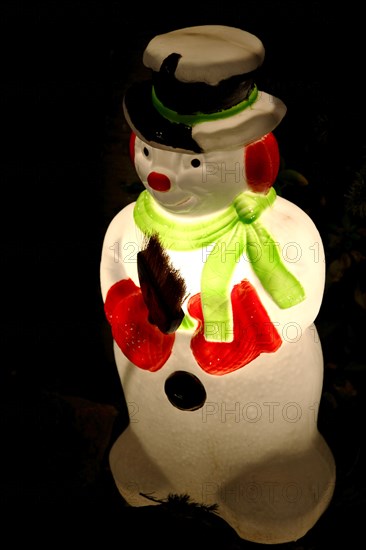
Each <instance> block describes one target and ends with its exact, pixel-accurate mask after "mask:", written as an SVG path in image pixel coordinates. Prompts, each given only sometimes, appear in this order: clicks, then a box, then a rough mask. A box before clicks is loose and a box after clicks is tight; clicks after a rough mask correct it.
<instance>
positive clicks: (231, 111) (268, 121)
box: [124, 25, 286, 153]
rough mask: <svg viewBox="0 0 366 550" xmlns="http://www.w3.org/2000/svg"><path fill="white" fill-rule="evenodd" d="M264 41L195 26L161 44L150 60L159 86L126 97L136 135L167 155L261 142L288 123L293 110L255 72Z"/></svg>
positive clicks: (149, 51) (147, 84)
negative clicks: (261, 88) (266, 90)
mask: <svg viewBox="0 0 366 550" xmlns="http://www.w3.org/2000/svg"><path fill="white" fill-rule="evenodd" d="M263 59H264V48H263V44H262V42H261V41H260V40H259V39H258V38H257V37H256V36H254V35H253V34H250V33H248V32H246V31H243V30H241V29H238V28H235V27H227V26H223V25H202V26H197V27H187V28H184V29H179V30H176V31H172V32H169V33H166V34H162V35H158V36H156V37H155V38H153V39H152V40H151V41H150V42H149V44H148V46H147V48H146V50H145V52H144V56H143V62H144V64H145V65H146V67H148V68H150V69H152V78H151V80H148V81H144V82H139V83H136V84H134V85H132V86H131V87H130V88H129V90H128V91H127V93H126V94H125V97H124V113H125V116H126V120H127V122H128V124H129V125H130V127H131V129H132V130H133V131H134V132H135V133H136V134H137V135H138V136H139V137H140V138H141V139H142V140H143V141H145V142H147V143H150V144H151V145H153V146H155V147H159V148H161V149H168V150H174V151H183V152H196V153H199V152H208V151H213V150H225V149H233V148H236V147H240V146H244V145H246V144H248V143H251V142H253V141H256V140H257V139H260V138H261V137H263V136H264V135H265V134H267V133H269V132H271V131H272V130H273V129H274V128H275V127H276V126H277V125H278V124H279V122H280V121H281V119H282V118H283V116H284V115H285V112H286V107H285V105H284V104H283V103H282V101H280V100H279V99H277V98H275V97H273V96H270V95H269V94H266V93H264V92H260V91H258V89H257V87H256V85H255V81H254V77H255V71H256V69H257V68H258V67H260V65H261V64H262V62H263Z"/></svg>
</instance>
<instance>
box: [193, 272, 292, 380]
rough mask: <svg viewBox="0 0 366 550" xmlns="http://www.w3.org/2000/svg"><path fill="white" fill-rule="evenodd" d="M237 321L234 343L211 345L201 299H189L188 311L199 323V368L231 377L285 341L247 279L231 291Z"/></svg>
mask: <svg viewBox="0 0 366 550" xmlns="http://www.w3.org/2000/svg"><path fill="white" fill-rule="evenodd" d="M231 303H232V308H233V320H234V339H233V341H232V342H208V341H207V340H206V339H205V337H204V321H203V314H202V306H201V298H200V295H199V294H195V295H194V296H192V298H191V299H190V300H189V303H188V311H189V313H190V315H191V316H192V317H194V318H195V319H197V320H198V321H199V324H198V329H197V330H196V332H195V334H194V336H193V338H192V340H191V348H192V352H193V355H194V357H195V359H196V361H197V363H198V364H199V366H200V367H201V368H202V369H203V370H204V371H206V372H208V373H209V374H218V375H222V374H228V373H229V372H232V371H234V370H237V369H240V368H241V367H244V366H245V365H247V364H248V363H250V362H251V361H253V359H255V358H256V357H258V355H260V354H261V353H264V352H267V353H269V352H274V351H277V349H278V348H279V347H280V345H281V343H282V340H281V338H280V336H279V334H278V332H277V330H276V329H275V327H274V325H273V324H272V323H271V321H270V318H269V317H268V315H267V312H266V310H265V309H264V307H263V305H262V304H261V302H260V300H259V298H258V295H257V293H256V291H255V289H254V287H253V286H252V285H251V284H250V282H249V281H246V280H243V281H241V283H239V284H237V285H235V286H234V287H233V290H232V292H231Z"/></svg>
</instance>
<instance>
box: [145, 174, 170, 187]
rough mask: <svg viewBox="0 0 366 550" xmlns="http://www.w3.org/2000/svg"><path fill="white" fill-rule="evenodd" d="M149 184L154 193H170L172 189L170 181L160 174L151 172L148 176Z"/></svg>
mask: <svg viewBox="0 0 366 550" xmlns="http://www.w3.org/2000/svg"><path fill="white" fill-rule="evenodd" d="M147 183H148V184H149V185H150V187H151V189H154V191H169V189H170V179H169V178H168V176H165V175H164V174H159V172H150V174H149V175H148V176H147Z"/></svg>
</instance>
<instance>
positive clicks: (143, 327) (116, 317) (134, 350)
mask: <svg viewBox="0 0 366 550" xmlns="http://www.w3.org/2000/svg"><path fill="white" fill-rule="evenodd" d="M104 311H105V314H106V317H107V319H108V322H109V323H110V325H111V327H112V335H113V338H114V340H115V341H116V343H117V345H118V346H119V348H120V349H121V350H122V352H123V353H124V355H125V356H126V357H127V358H128V359H129V360H130V361H131V363H134V365H136V366H137V367H140V368H141V369H144V370H148V371H151V372H154V371H157V370H159V369H161V367H162V366H163V365H164V364H165V363H166V361H167V360H168V358H169V356H170V354H171V351H172V348H173V345H174V339H175V335H174V334H163V333H162V332H161V331H160V330H159V329H158V328H157V327H156V326H155V325H152V324H151V323H149V321H148V315H149V312H148V309H147V307H146V305H145V302H144V300H143V298H142V293H141V289H140V288H139V287H138V286H136V285H135V283H134V282H133V281H132V280H131V279H123V280H122V281H118V282H117V283H115V284H114V285H113V286H111V288H110V289H109V291H108V293H107V297H106V300H105V304H104Z"/></svg>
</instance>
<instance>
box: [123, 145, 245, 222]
mask: <svg viewBox="0 0 366 550" xmlns="http://www.w3.org/2000/svg"><path fill="white" fill-rule="evenodd" d="M132 139H134V144H133V142H132V143H131V146H132V150H133V151H132V154H133V157H134V164H135V168H136V171H137V174H138V176H139V178H140V179H141V181H142V183H143V184H144V186H145V187H146V189H147V190H148V191H149V193H151V195H152V196H153V197H154V199H155V200H156V202H157V203H159V205H160V206H161V207H162V208H164V209H165V210H168V211H169V212H171V213H173V214H184V215H190V216H202V215H206V214H212V213H214V212H218V211H219V210H222V209H224V208H226V207H227V206H229V205H230V204H231V202H232V201H233V199H234V198H235V197H236V196H237V195H238V194H239V193H242V192H243V191H245V190H246V189H247V185H246V182H245V178H244V151H243V148H242V147H241V148H240V149H235V150H229V151H214V152H211V153H205V154H204V153H199V154H195V153H192V154H191V153H180V152H172V151H167V150H163V149H158V148H156V147H152V146H151V145H150V144H147V143H145V142H144V141H142V140H141V139H139V138H138V137H137V136H136V137H135V136H134V137H133V138H132Z"/></svg>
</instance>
